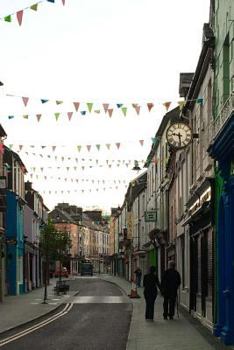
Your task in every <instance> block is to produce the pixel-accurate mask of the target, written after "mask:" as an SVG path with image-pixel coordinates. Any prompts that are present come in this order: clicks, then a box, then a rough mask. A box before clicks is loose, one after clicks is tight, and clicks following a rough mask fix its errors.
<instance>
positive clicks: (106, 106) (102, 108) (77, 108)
mask: <svg viewBox="0 0 234 350" xmlns="http://www.w3.org/2000/svg"><path fill="white" fill-rule="evenodd" d="M5 96H7V97H15V98H20V99H21V100H22V103H23V106H24V107H28V106H29V104H30V100H37V101H38V102H39V103H41V104H43V105H45V104H48V103H52V104H56V106H57V107H58V106H61V105H63V104H64V102H66V101H64V100H61V99H57V100H51V99H48V98H40V99H35V98H32V97H27V96H18V95H13V94H6V95H5ZM190 101H195V102H196V103H198V104H203V98H202V97H199V98H197V99H194V100H187V101H177V105H178V106H179V108H180V110H182V109H183V107H184V105H185V103H186V102H190ZM69 103H70V104H71V107H72V108H73V111H68V112H64V111H56V112H53V113H52V115H53V116H54V118H55V120H56V121H58V120H59V119H61V117H63V118H65V119H66V120H68V121H71V120H72V118H74V115H80V116H83V117H84V116H88V115H91V114H92V115H100V114H101V113H102V115H103V114H104V115H106V116H107V117H108V118H111V117H112V116H113V112H116V111H118V112H119V114H120V115H122V116H123V117H126V116H127V115H128V113H129V111H131V110H133V112H135V115H137V116H138V115H140V112H141V111H144V112H145V111H148V112H149V113H150V112H151V111H152V109H153V108H154V109H155V106H160V104H159V103H156V102H154V103H153V102H147V103H141V104H139V103H98V104H97V103H94V102H80V101H79V100H76V101H72V102H69ZM171 104H172V101H168V102H164V103H162V105H163V106H164V107H165V109H166V111H168V110H169V108H170V106H171ZM50 113H51V112H50ZM142 114H143V115H145V113H142ZM7 117H8V119H14V118H15V117H16V116H15V115H14V114H10V115H8V116H7ZM21 117H22V118H24V119H31V118H33V117H34V118H36V120H37V121H38V122H40V120H41V118H42V117H43V114H42V113H35V114H31V113H24V114H22V115H21Z"/></svg>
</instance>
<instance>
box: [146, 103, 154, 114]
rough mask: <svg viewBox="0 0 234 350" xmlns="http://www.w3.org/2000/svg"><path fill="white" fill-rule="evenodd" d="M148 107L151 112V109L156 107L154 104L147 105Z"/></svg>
mask: <svg viewBox="0 0 234 350" xmlns="http://www.w3.org/2000/svg"><path fill="white" fill-rule="evenodd" d="M147 107H148V110H149V112H150V111H151V109H152V108H153V107H154V104H153V103H152V102H149V103H147Z"/></svg>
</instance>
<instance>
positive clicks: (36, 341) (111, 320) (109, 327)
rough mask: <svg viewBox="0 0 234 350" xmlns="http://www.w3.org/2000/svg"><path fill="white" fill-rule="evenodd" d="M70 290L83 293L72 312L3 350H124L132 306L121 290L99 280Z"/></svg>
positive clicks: (75, 283) (81, 282)
mask: <svg viewBox="0 0 234 350" xmlns="http://www.w3.org/2000/svg"><path fill="white" fill-rule="evenodd" d="M70 288H71V289H74V290H79V291H80V293H79V295H78V296H77V297H74V301H73V303H74V304H73V307H72V308H71V311H70V312H68V313H67V314H65V315H64V316H62V317H61V318H59V319H57V320H55V321H54V322H51V323H50V324H48V325H46V326H44V327H42V328H40V329H38V330H36V331H34V332H32V333H30V334H27V335H26V336H24V337H21V338H19V339H17V340H14V341H12V342H10V343H8V344H6V345H1V346H0V347H2V348H4V349H8V350H15V349H25V350H26V349H32V348H33V349H34V350H37V349H38V350H39V349H51V350H65V349H66V350H73V349H82V350H86V349H87V350H88V349H95V350H99V349H100V350H101V349H114V350H115V349H116V350H121V349H125V348H126V343H127V337H128V332H129V325H130V319H131V313H132V305H131V304H129V300H128V299H127V298H126V296H124V295H123V293H122V292H121V291H120V289H118V287H116V286H115V285H113V284H111V283H108V282H105V281H102V280H100V279H98V278H96V277H88V278H85V277H84V278H78V279H76V280H74V281H71V282H70ZM29 327H30V325H28V326H27V328H29ZM16 333H17V332H16Z"/></svg>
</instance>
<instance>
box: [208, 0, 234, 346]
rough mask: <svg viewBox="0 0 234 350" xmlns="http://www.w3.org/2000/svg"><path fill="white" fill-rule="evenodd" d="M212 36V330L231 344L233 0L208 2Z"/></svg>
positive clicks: (233, 333) (233, 313) (233, 270)
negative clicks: (213, 168)
mask: <svg viewBox="0 0 234 350" xmlns="http://www.w3.org/2000/svg"><path fill="white" fill-rule="evenodd" d="M211 22H212V26H213V30H214V35H215V54H214V69H215V77H214V101H213V117H214V123H213V132H214V135H213V142H212V144H211V145H210V147H209V150H208V151H209V153H210V155H211V156H212V157H213V158H214V160H215V161H216V172H215V184H216V185H215V216H214V217H215V267H216V274H215V279H216V293H215V301H216V303H215V305H216V312H215V327H214V334H215V335H216V336H218V337H220V338H221V339H222V341H223V342H224V343H225V344H227V345H230V344H234V234H233V233H234V231H233V230H234V229H233V228H234V172H233V164H234V0H211Z"/></svg>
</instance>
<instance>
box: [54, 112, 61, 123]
mask: <svg viewBox="0 0 234 350" xmlns="http://www.w3.org/2000/svg"><path fill="white" fill-rule="evenodd" d="M54 116H55V119H56V122H57V121H58V118H59V117H60V113H54Z"/></svg>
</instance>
